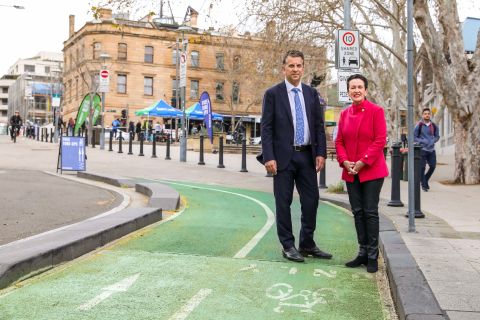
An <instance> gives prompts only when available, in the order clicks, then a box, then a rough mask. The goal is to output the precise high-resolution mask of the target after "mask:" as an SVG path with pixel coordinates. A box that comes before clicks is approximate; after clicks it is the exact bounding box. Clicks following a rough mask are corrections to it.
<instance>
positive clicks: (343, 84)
mask: <svg viewBox="0 0 480 320" xmlns="http://www.w3.org/2000/svg"><path fill="white" fill-rule="evenodd" d="M352 74H354V72H349V71H340V70H338V101H339V102H352V100H351V99H350V97H349V96H348V90H347V79H348V77H350V76H351V75H352Z"/></svg>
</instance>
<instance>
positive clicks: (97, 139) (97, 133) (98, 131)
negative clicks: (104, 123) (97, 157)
mask: <svg viewBox="0 0 480 320" xmlns="http://www.w3.org/2000/svg"><path fill="white" fill-rule="evenodd" d="M92 130H93V131H95V133H94V135H95V144H96V145H97V146H98V145H100V135H101V134H102V128H100V127H94V128H92Z"/></svg>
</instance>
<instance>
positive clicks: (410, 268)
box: [322, 195, 446, 320]
mask: <svg viewBox="0 0 480 320" xmlns="http://www.w3.org/2000/svg"><path fill="white" fill-rule="evenodd" d="M322 200H326V201H329V202H332V203H333V204H335V205H338V206H341V207H343V208H345V209H347V210H350V204H349V203H348V202H344V201H341V200H339V199H333V198H329V197H328V196H325V195H322ZM380 250H381V251H382V254H383V257H384V259H385V264H386V269H387V275H388V278H389V281H390V288H391V291H392V298H393V301H394V302H395V306H396V309H397V313H398V316H399V319H401V320H417V319H422V320H441V319H442V320H443V319H446V317H445V316H444V313H443V311H442V309H441V308H440V306H439V304H438V302H437V299H436V298H435V296H434V294H433V292H432V290H431V288H430V286H429V285H428V283H427V280H426V279H425V276H424V275H423V273H422V271H421V270H420V268H419V267H418V265H417V263H416V262H415V259H414V258H413V256H412V254H411V253H410V250H408V248H407V246H406V245H405V242H404V241H403V239H402V237H401V236H400V234H399V233H398V231H397V230H396V228H395V226H394V224H393V223H392V221H391V220H390V219H388V218H387V217H386V216H385V215H382V214H380Z"/></svg>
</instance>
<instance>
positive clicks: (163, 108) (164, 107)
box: [135, 100, 182, 118]
mask: <svg viewBox="0 0 480 320" xmlns="http://www.w3.org/2000/svg"><path fill="white" fill-rule="evenodd" d="M135 115H137V116H148V117H160V118H180V117H181V116H182V112H181V111H180V110H178V109H175V108H174V107H172V106H171V105H169V104H168V103H166V102H165V101H164V100H160V101H158V102H155V103H154V104H152V105H151V106H149V107H147V108H145V109H141V110H138V111H136V112H135Z"/></svg>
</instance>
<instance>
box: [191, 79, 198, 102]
mask: <svg viewBox="0 0 480 320" xmlns="http://www.w3.org/2000/svg"><path fill="white" fill-rule="evenodd" d="M198 87H199V81H198V80H192V81H190V99H198Z"/></svg>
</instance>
